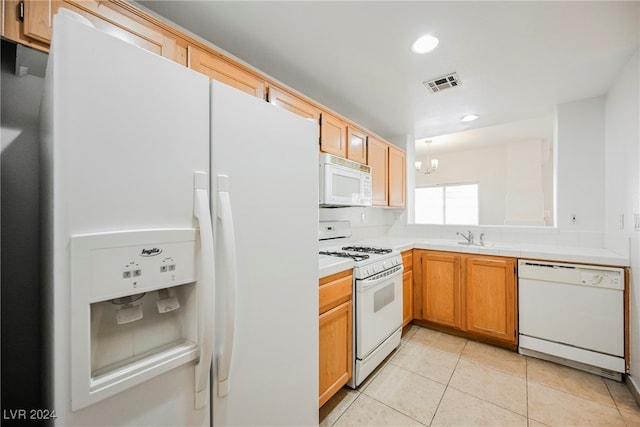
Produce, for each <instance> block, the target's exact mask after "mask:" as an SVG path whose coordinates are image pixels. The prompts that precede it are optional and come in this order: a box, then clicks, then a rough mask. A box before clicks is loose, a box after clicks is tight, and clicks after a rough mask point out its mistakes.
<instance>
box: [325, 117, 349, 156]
mask: <svg viewBox="0 0 640 427" xmlns="http://www.w3.org/2000/svg"><path fill="white" fill-rule="evenodd" d="M320 151H324V152H325V153H331V154H335V155H336V156H340V157H347V124H346V123H345V122H343V121H342V120H340V119H338V118H336V117H334V116H332V115H331V114H327V113H325V112H323V113H322V118H321V122H320Z"/></svg>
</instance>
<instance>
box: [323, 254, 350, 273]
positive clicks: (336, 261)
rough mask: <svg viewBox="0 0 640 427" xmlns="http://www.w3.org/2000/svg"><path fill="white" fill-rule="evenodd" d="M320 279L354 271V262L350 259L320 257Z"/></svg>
mask: <svg viewBox="0 0 640 427" xmlns="http://www.w3.org/2000/svg"><path fill="white" fill-rule="evenodd" d="M318 267H319V269H320V279H322V278H323V277H327V276H331V275H332V274H336V273H340V272H341V271H345V270H351V269H353V260H352V259H349V258H337V257H332V256H329V255H320V263H319V265H318Z"/></svg>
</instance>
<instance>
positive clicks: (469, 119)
mask: <svg viewBox="0 0 640 427" xmlns="http://www.w3.org/2000/svg"><path fill="white" fill-rule="evenodd" d="M478 117H480V116H478V115H477V114H467V115H466V116H462V117H460V121H463V122H472V121H474V120H476V119H477V118H478Z"/></svg>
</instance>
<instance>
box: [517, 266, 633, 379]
mask: <svg viewBox="0 0 640 427" xmlns="http://www.w3.org/2000/svg"><path fill="white" fill-rule="evenodd" d="M624 286H625V284H624V270H623V269H622V268H610V267H600V266H587V265H575V264H562V263H556V262H546V261H533V260H519V261H518V311H519V344H518V346H519V347H518V351H519V352H520V353H521V354H525V355H529V356H534V357H539V358H542V359H547V360H552V361H555V362H558V363H563V364H565V365H569V366H573V367H575V368H579V369H582V370H586V371H589V372H593V373H596V374H598V375H602V376H605V377H608V378H612V379H616V380H620V379H621V373H623V372H625V370H626V365H625V360H624V354H625V351H624V336H625V330H624Z"/></svg>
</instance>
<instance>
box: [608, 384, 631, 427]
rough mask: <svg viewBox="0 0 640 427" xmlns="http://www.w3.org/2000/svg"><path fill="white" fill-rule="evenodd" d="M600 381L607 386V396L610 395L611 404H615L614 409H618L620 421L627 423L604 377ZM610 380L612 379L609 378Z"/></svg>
mask: <svg viewBox="0 0 640 427" xmlns="http://www.w3.org/2000/svg"><path fill="white" fill-rule="evenodd" d="M602 381H603V382H604V386H605V387H606V388H607V391H608V392H609V397H611V400H612V401H613V404H614V405H615V406H616V410H617V411H618V414H619V415H620V419H622V422H623V423H624V424H625V425H627V421H626V420H625V418H624V415H622V411H621V410H620V406H618V401H617V400H616V398H615V396H614V395H613V393H612V392H611V388H609V383H608V382H607V381H605V380H604V379H603V380H602ZM611 381H613V380H611Z"/></svg>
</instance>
